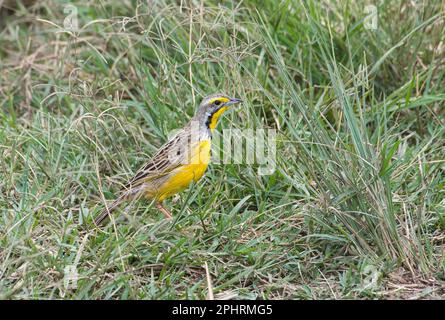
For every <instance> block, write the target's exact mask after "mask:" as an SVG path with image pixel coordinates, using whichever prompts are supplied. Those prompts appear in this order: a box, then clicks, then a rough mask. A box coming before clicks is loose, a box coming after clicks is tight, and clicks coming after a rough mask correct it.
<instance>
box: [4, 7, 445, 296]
mask: <svg viewBox="0 0 445 320" xmlns="http://www.w3.org/2000/svg"><path fill="white" fill-rule="evenodd" d="M370 4H373V5H374V6H375V7H367V5H370ZM2 5H3V8H2V9H1V12H0V28H1V29H0V74H1V77H0V108H1V112H0V212H1V215H0V298H13V299H23V298H25V299H37V298H39V299H60V298H65V299H173V298H179V299H184V298H187V299H205V298H209V297H212V296H213V297H214V298H216V299H262V298H266V299H333V298H335V299H345V298H348V299H351V298H352V299H369V298H372V299H376V298H377V299H387V298H410V299H418V298H443V294H444V293H445V289H444V284H445V274H444V272H445V255H444V253H445V251H444V240H445V232H444V230H445V200H444V195H445V188H444V186H445V160H444V151H445V146H444V141H445V127H444V125H445V120H444V119H445V110H444V100H445V86H444V84H445V81H444V74H445V63H444V59H445V45H444V5H445V3H444V2H443V1H403V0H393V1H385V0H384V1H375V2H370V1H326V0H325V1H297V0H295V1H290V0H289V1H275V0H268V1H259V0H258V1H254V0H249V1H247V0H246V1H198V0H196V1H179V0H178V1H162V0H158V1H128V0H127V1H125V0H120V1H116V0H102V1H89V2H86V1H71V2H68V1H52V0H48V1H23V2H20V1H18V2H15V1H0V6H2ZM67 5H69V6H68V7H67ZM8 8H9V9H8ZM373 8H375V9H376V10H377V13H378V17H377V20H375V19H373V18H372V17H371V16H369V12H372V9H373ZM369 10H371V11H369ZM73 17H75V18H77V19H78V20H77V22H78V29H77V30H76V29H72V28H70V26H69V25H66V23H67V22H69V21H70V20H67V19H70V18H73ZM376 21H377V24H375V22H376ZM72 26H74V27H75V25H72ZM218 91H224V92H227V93H229V94H231V95H233V96H236V97H239V98H242V99H243V100H244V101H245V103H243V105H242V106H241V107H240V109H239V110H238V111H236V112H232V113H231V114H229V115H228V116H226V117H225V119H223V120H222V123H221V124H220V126H219V128H220V129H221V128H227V127H230V128H239V129H244V128H274V129H276V130H277V132H278V136H277V159H276V163H277V170H276V171H275V172H274V173H273V174H272V175H269V176H259V175H258V174H257V166H250V165H243V164H229V165H221V164H215V165H212V166H211V168H210V170H209V172H208V173H207V175H206V177H205V178H204V180H203V181H202V183H200V184H198V185H194V186H192V187H191V188H189V189H188V190H187V191H185V192H183V193H182V194H181V196H180V197H179V198H175V199H174V200H173V201H172V202H170V203H168V206H169V208H171V210H172V212H173V214H174V216H175V218H174V221H173V223H171V222H167V221H165V220H164V219H163V216H162V214H160V213H159V212H157V211H156V209H154V208H153V207H152V206H151V204H150V203H149V202H145V201H138V202H135V203H133V204H132V207H131V210H130V211H129V212H128V214H127V219H122V218H120V219H118V217H119V214H118V215H116V216H115V218H116V219H115V220H114V221H113V222H114V223H113V224H110V225H109V226H108V228H106V229H104V230H97V229H95V228H94V226H93V224H92V218H93V217H94V215H95V214H97V212H98V211H99V210H100V209H101V208H103V202H104V201H105V200H110V199H113V197H114V193H115V192H116V191H117V190H118V189H119V186H120V185H121V184H122V183H125V181H126V180H127V179H128V178H129V177H130V176H131V175H132V174H133V173H134V172H135V170H137V169H138V168H139V166H140V165H142V164H143V163H144V162H145V161H146V160H147V158H148V157H150V155H152V154H153V153H154V152H155V150H156V148H157V147H159V146H160V145H161V144H162V143H163V142H165V140H166V139H167V136H168V133H169V132H170V131H172V130H174V129H177V128H179V127H181V126H182V125H183V124H185V123H186V122H187V121H188V119H189V118H190V117H191V116H192V115H193V114H194V111H195V108H196V105H197V103H199V101H200V99H201V98H202V97H203V96H205V95H207V94H210V93H214V92H218ZM120 216H121V217H122V214H121V215H120ZM207 273H208V275H207ZM76 275H77V277H78V279H77V282H76V281H69V280H70V278H69V277H70V276H74V277H75V276H76Z"/></svg>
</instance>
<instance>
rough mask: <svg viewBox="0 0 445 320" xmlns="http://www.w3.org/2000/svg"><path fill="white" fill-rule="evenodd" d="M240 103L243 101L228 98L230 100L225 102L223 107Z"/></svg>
mask: <svg viewBox="0 0 445 320" xmlns="http://www.w3.org/2000/svg"><path fill="white" fill-rule="evenodd" d="M240 102H243V100H241V99H238V98H230V100H229V101H227V102H226V103H225V104H224V105H225V106H231V105H233V104H236V103H240Z"/></svg>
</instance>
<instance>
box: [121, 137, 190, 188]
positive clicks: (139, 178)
mask: <svg viewBox="0 0 445 320" xmlns="http://www.w3.org/2000/svg"><path fill="white" fill-rule="evenodd" d="M189 140H190V138H189V137H188V135H187V134H186V131H181V132H179V133H178V134H177V135H176V136H174V137H173V138H172V139H170V140H169V141H168V142H167V143H166V144H164V145H163V146H162V147H161V148H160V149H159V151H158V152H157V153H156V154H155V155H154V156H153V157H152V158H151V159H150V160H149V161H148V162H147V163H146V164H145V165H144V166H143V167H142V168H140V169H139V170H138V171H137V173H136V175H135V176H134V177H133V178H132V179H131V180H130V181H129V182H128V183H127V185H126V186H125V187H124V188H123V190H122V191H129V190H131V189H134V188H135V187H137V186H140V185H141V184H143V183H146V182H149V181H152V180H154V179H156V178H160V177H163V176H165V175H167V174H169V173H170V172H171V171H172V170H174V169H175V168H177V167H179V166H180V165H181V164H182V163H184V161H183V160H184V159H185V156H186V154H187V153H188V152H187V147H188V144H189V143H188V141H189Z"/></svg>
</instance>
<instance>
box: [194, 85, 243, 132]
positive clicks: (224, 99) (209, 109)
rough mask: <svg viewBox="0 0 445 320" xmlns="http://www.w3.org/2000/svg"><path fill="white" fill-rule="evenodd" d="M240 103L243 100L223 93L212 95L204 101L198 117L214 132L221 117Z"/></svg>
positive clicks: (200, 106)
mask: <svg viewBox="0 0 445 320" xmlns="http://www.w3.org/2000/svg"><path fill="white" fill-rule="evenodd" d="M240 102H242V100H241V99H237V98H230V97H229V96H227V95H225V94H222V93H216V94H212V95H210V96H207V97H205V98H204V99H203V100H202V102H201V104H200V105H199V109H198V112H197V113H196V117H197V118H199V119H200V120H201V121H203V122H204V123H205V125H206V126H207V128H209V129H210V130H211V131H213V129H215V127H216V125H217V124H218V119H219V117H221V115H222V114H223V113H224V112H225V111H227V110H229V109H230V108H231V107H232V106H233V105H234V104H237V103H240Z"/></svg>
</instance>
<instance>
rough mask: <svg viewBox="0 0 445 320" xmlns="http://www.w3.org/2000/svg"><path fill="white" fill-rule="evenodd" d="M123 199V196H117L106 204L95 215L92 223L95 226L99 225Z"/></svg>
mask: <svg viewBox="0 0 445 320" xmlns="http://www.w3.org/2000/svg"><path fill="white" fill-rule="evenodd" d="M124 200H125V197H123V196H121V197H119V198H117V199H116V200H114V201H113V203H112V204H111V205H109V206H106V207H105V209H103V210H102V212H101V213H100V215H98V216H97V217H96V219H94V224H95V225H97V226H101V225H102V224H103V223H104V221H106V220H107V218H109V216H110V215H111V213H112V212H113V211H114V210H115V209H116V208H117V207H118V206H119V205H120V204H121V203H122V202H123V201H124Z"/></svg>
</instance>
